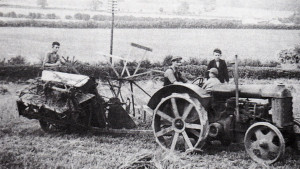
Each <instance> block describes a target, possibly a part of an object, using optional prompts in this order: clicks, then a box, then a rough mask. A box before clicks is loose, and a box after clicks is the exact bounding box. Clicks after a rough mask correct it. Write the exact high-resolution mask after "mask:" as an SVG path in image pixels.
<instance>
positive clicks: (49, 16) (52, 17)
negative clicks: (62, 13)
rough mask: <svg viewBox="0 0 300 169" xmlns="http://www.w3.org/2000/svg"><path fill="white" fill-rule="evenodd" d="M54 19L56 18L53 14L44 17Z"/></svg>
mask: <svg viewBox="0 0 300 169" xmlns="http://www.w3.org/2000/svg"><path fill="white" fill-rule="evenodd" d="M56 18H58V17H57V16H56V15H55V14H54V13H52V14H47V15H46V19H56Z"/></svg>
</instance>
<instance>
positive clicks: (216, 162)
mask: <svg viewBox="0 0 300 169" xmlns="http://www.w3.org/2000/svg"><path fill="white" fill-rule="evenodd" d="M280 82H284V83H285V84H287V87H288V88H289V89H290V90H291V91H292V93H293V96H294V98H293V111H294V115H295V117H299V114H300V104H299V103H300V96H299V92H300V85H299V84H300V81H299V80H288V79H279V80H276V82H275V83H280ZM99 83H100V84H99V86H98V91H99V93H100V94H107V95H108V97H110V96H109V89H108V88H107V87H106V86H104V85H103V82H99ZM240 83H242V84H249V83H251V84H270V83H274V81H270V80H250V79H248V80H247V79H246V80H245V79H241V81H240ZM138 84H139V85H141V86H143V87H144V89H145V90H146V91H148V92H149V93H150V94H153V93H154V92H155V91H156V90H158V89H159V88H160V87H161V86H162V82H160V81H139V82H138ZM25 86H26V85H25V84H16V83H4V82H2V84H1V85H0V87H1V88H3V89H7V92H2V94H1V95H0V105H1V106H0V107H1V114H0V121H1V123H0V144H1V145H0V146H1V149H0V168H119V167H121V166H124V165H125V164H128V163H130V162H131V161H132V160H133V159H134V158H138V157H142V156H143V155H145V154H148V155H151V156H153V159H152V161H153V162H155V163H156V166H161V167H162V168H265V167H271V168H299V167H300V161H298V158H299V156H298V155H297V154H296V153H295V152H294V151H292V150H291V149H290V148H288V149H287V150H286V155H285V158H284V159H283V160H281V161H279V162H277V163H275V164H274V165H272V166H263V165H259V164H256V163H255V162H253V161H252V160H251V159H250V157H249V156H248V155H247V153H246V152H245V150H244V147H243V144H232V145H230V146H229V147H224V146H221V145H220V144H215V145H213V146H208V147H205V148H204V150H203V152H201V153H197V154H194V153H192V154H186V153H168V152H165V151H163V150H162V149H161V148H160V147H159V146H158V144H156V142H155V138H154V136H152V135H116V134H99V133H92V132H87V133H65V132H57V133H51V134H48V133H45V132H43V131H42V130H41V128H40V126H39V123H38V121H37V120H29V119H26V118H23V117H19V115H18V112H17V108H16V103H15V101H16V99H17V94H16V93H17V91H18V90H20V89H22V88H23V87H25ZM123 89H124V95H125V96H126V95H128V94H130V92H129V89H130V88H129V85H127V84H126V85H125V86H124V88H123ZM134 92H135V93H137V96H139V97H137V100H138V104H146V103H147V101H148V99H149V98H147V97H143V95H142V93H141V91H139V90H138V89H136V91H134ZM147 119H148V121H149V124H150V122H151V116H150V115H148V118H147ZM149 128H150V125H149Z"/></svg>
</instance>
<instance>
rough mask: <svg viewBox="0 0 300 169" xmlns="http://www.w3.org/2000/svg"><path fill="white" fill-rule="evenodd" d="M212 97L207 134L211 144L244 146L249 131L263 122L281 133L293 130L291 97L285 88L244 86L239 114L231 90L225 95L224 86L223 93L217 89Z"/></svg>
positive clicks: (241, 91)
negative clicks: (244, 138)
mask: <svg viewBox="0 0 300 169" xmlns="http://www.w3.org/2000/svg"><path fill="white" fill-rule="evenodd" d="M253 87H254V88H253ZM212 96H213V97H212V101H211V105H212V106H211V107H212V109H211V111H210V112H209V114H210V115H209V121H210V125H209V134H208V135H209V137H210V139H211V140H215V139H216V140H220V141H221V142H222V143H223V144H228V142H231V141H233V142H242V141H243V135H244V133H245V131H246V130H247V128H248V127H249V126H250V125H252V124H254V123H256V122H261V121H264V122H270V123H271V124H274V125H275V126H276V127H278V128H279V129H282V130H290V129H291V127H292V126H293V113H292V97H291V94H290V92H289V91H288V90H286V88H285V87H283V86H276V87H272V88H256V86H251V87H249V86H247V87H244V88H243V86H242V88H241V89H240V96H241V98H239V101H238V111H239V112H238V113H237V111H236V110H237V108H236V98H235V97H234V93H233V92H231V90H226V91H224V86H223V89H222V90H220V89H215V90H214V91H213V93H212ZM228 96H230V97H228ZM233 131H234V132H233Z"/></svg>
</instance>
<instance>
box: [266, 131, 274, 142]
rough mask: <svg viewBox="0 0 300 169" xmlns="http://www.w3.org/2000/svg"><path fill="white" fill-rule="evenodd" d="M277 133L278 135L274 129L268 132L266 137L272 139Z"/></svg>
mask: <svg viewBox="0 0 300 169" xmlns="http://www.w3.org/2000/svg"><path fill="white" fill-rule="evenodd" d="M275 135H276V133H274V132H273V131H270V132H269V133H268V134H266V136H265V137H267V139H268V140H271V141H272V140H273V138H274V136H275Z"/></svg>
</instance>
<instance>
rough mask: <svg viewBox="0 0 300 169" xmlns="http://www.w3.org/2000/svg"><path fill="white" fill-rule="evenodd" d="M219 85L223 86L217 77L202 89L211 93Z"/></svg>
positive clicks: (210, 79)
mask: <svg viewBox="0 0 300 169" xmlns="http://www.w3.org/2000/svg"><path fill="white" fill-rule="evenodd" d="M218 84H221V82H220V80H219V79H218V78H216V77H211V78H209V79H208V80H207V81H206V82H205V83H204V85H203V87H202V88H203V89H205V90H208V91H211V89H212V88H213V87H214V86H215V85H218Z"/></svg>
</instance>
